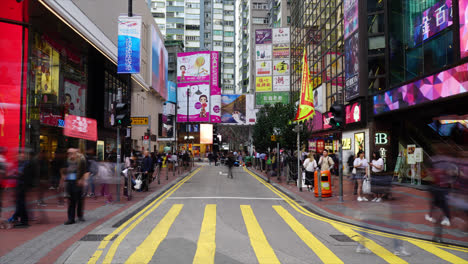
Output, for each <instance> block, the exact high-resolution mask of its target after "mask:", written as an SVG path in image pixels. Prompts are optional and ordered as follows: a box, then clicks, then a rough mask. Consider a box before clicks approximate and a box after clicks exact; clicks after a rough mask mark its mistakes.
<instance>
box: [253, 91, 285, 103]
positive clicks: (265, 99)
mask: <svg viewBox="0 0 468 264" xmlns="http://www.w3.org/2000/svg"><path fill="white" fill-rule="evenodd" d="M276 103H282V104H289V92H268V93H256V94H255V104H256V105H257V107H262V106H264V105H266V104H272V105H273V104H276Z"/></svg>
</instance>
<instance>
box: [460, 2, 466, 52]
mask: <svg viewBox="0 0 468 264" xmlns="http://www.w3.org/2000/svg"><path fill="white" fill-rule="evenodd" d="M458 7H459V8H458V10H459V18H460V55H461V57H462V58H464V57H468V0H460V1H458Z"/></svg>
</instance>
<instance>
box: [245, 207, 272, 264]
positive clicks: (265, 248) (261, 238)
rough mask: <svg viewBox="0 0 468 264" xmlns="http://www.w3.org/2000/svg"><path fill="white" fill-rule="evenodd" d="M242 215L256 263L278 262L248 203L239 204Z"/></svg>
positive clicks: (270, 263)
mask: <svg viewBox="0 0 468 264" xmlns="http://www.w3.org/2000/svg"><path fill="white" fill-rule="evenodd" d="M240 208H241V211H242V216H243V217H244V222H245V226H246V228H247V233H248V234H249V238H250V244H251V245H252V248H253V250H254V251H255V255H256V256H257V260H258V263H260V264H262V263H265V264H273V263H280V262H279V260H278V258H277V257H276V254H275V252H274V251H273V249H272V248H271V246H270V244H269V243H268V240H267V239H266V237H265V234H264V233H263V230H262V228H261V227H260V225H259V224H258V221H257V218H256V217H255V215H254V213H253V211H252V208H251V207H250V205H241V206H240Z"/></svg>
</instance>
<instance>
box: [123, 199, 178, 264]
mask: <svg viewBox="0 0 468 264" xmlns="http://www.w3.org/2000/svg"><path fill="white" fill-rule="evenodd" d="M182 207H184V205H183V204H174V205H173V206H172V207H171V210H169V212H168V213H167V214H166V215H165V216H164V217H163V219H161V221H160V222H159V223H158V225H157V226H156V227H155V228H153V231H151V233H150V234H149V235H148V236H147V237H146V239H145V240H144V241H143V242H142V243H141V244H140V245H139V246H138V247H137V248H136V250H135V252H133V254H132V255H131V256H130V257H129V258H128V259H127V261H126V262H125V263H127V264H133V263H149V262H150V261H151V259H152V258H153V255H154V253H156V250H157V249H158V247H159V245H160V244H161V242H162V241H163V240H164V239H165V238H166V236H167V233H168V232H169V229H170V228H171V226H172V224H173V223H174V221H175V219H176V217H177V216H178V215H179V213H180V211H181V210H182Z"/></svg>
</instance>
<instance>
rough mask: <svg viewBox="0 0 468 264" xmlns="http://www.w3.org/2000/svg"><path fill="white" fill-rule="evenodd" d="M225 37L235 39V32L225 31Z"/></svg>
mask: <svg viewBox="0 0 468 264" xmlns="http://www.w3.org/2000/svg"><path fill="white" fill-rule="evenodd" d="M224 36H225V37H234V32H229V31H224Z"/></svg>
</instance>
